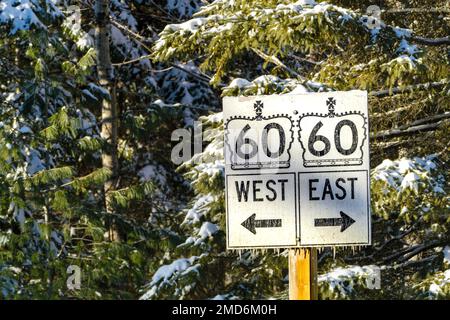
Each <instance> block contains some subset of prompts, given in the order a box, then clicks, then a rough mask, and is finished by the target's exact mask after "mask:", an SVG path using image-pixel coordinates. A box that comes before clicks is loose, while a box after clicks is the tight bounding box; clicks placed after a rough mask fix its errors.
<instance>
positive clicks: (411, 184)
mask: <svg viewBox="0 0 450 320" xmlns="http://www.w3.org/2000/svg"><path fill="white" fill-rule="evenodd" d="M419 180H420V177H419V176H418V175H417V174H416V173H415V172H410V173H408V174H407V175H406V176H405V177H404V178H403V181H402V184H401V185H400V187H401V189H402V190H405V189H412V190H414V191H415V192H416V193H418V192H419V184H418V181H419Z"/></svg>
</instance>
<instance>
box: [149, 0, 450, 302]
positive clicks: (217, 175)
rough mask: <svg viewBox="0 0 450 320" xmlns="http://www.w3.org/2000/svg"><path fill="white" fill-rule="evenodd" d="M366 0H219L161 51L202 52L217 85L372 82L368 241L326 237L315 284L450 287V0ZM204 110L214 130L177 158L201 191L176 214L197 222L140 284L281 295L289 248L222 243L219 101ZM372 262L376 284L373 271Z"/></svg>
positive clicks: (444, 292)
mask: <svg viewBox="0 0 450 320" xmlns="http://www.w3.org/2000/svg"><path fill="white" fill-rule="evenodd" d="M369 4H370V3H369V2H367V1H357V2H355V1H352V2H349V1H333V4H329V3H325V2H315V1H313V0H301V1H297V2H293V1H271V0H253V1H239V0H237V1H214V2H213V3H211V4H210V5H207V6H205V7H203V8H202V9H201V10H200V11H199V12H198V13H196V14H194V18H193V19H191V20H188V21H186V22H183V23H180V24H171V25H168V26H166V27H165V28H164V30H163V31H162V32H161V33H160V39H159V40H158V41H157V42H156V44H155V45H154V47H153V48H154V53H153V57H154V59H155V60H157V61H171V60H173V59H177V60H181V61H188V60H189V59H192V58H193V57H199V58H198V60H199V62H200V68H201V70H202V71H203V72H206V73H210V74H211V84H212V85H214V86H215V87H216V88H221V89H222V95H252V94H283V93H289V92H290V93H296V92H306V91H323V90H350V89H365V90H368V91H369V97H370V98H369V105H370V116H371V141H372V143H371V158H372V159H371V161H372V167H373V170H372V173H371V189H372V221H373V226H374V228H373V229H374V230H373V242H374V243H373V246H370V247H367V248H360V249H359V250H356V251H351V250H349V249H339V250H338V252H337V253H336V255H335V254H333V252H332V251H331V249H330V248H323V250H321V254H320V258H319V271H320V272H321V273H322V275H321V277H320V297H321V298H322V299H327V298H360V299H361V298H381V297H383V298H387V297H392V298H419V297H422V298H448V292H449V291H448V290H449V281H448V259H449V257H448V250H449V248H450V247H449V244H450V239H449V226H450V225H449V222H450V219H449V215H448V213H449V212H448V197H447V194H448V169H447V168H448V153H447V151H448V139H447V138H446V137H447V136H448V133H449V131H448V129H449V123H448V117H449V113H448V110H449V109H448V108H449V104H448V101H449V100H448V92H449V91H448V89H449V81H448V74H449V60H448V59H449V56H448V52H447V51H448V45H449V43H450V41H449V38H448V36H447V35H448V34H449V26H448V23H446V22H445V21H448V15H447V16H446V14H445V6H446V4H445V2H443V1H442V2H437V3H436V2H435V1H434V2H429V3H428V2H427V3H424V4H422V6H421V7H419V8H417V9H418V10H416V11H414V12H412V13H411V12H408V11H404V12H402V11H398V12H397V13H396V14H394V13H393V11H394V9H398V8H397V7H396V3H395V2H391V1H385V2H384V4H383V6H384V8H383V9H385V12H387V13H386V14H383V15H382V16H380V15H379V14H377V12H375V13H374V14H371V15H367V14H366V12H365V10H366V8H367V7H368V5H369ZM430 6H434V7H436V8H438V10H437V12H439V14H440V15H438V14H437V13H436V11H433V12H431V11H429V10H427V8H428V7H430ZM439 8H440V9H439ZM430 23H431V24H432V27H430ZM247 79H253V80H251V81H250V80H247ZM202 119H203V121H204V124H205V126H207V128H208V129H207V131H206V132H205V133H206V136H207V137H208V139H209V141H210V143H209V144H208V146H207V147H206V148H205V149H204V151H203V153H202V154H200V155H195V156H194V157H193V159H191V160H190V161H188V162H186V163H185V164H183V165H182V167H181V168H180V169H181V170H184V172H186V177H187V178H188V179H190V180H191V181H192V186H193V188H194V191H195V193H196V196H195V197H194V199H193V201H192V205H191V208H189V209H188V210H186V211H185V218H184V221H183V223H182V225H185V226H186V230H188V231H189V236H188V237H187V238H186V240H185V242H184V244H182V245H180V246H178V250H177V251H176V252H174V253H172V256H173V257H172V258H171V260H169V261H167V262H165V263H164V265H163V266H162V267H161V268H160V269H159V270H158V271H157V272H156V273H155V274H154V275H153V276H152V280H151V282H150V283H149V284H148V285H147V287H146V289H147V291H146V293H145V294H144V296H143V298H149V299H155V298H165V297H170V298H184V299H186V298H214V297H216V298H225V299H232V298H261V297H271V296H277V297H283V296H284V297H285V296H286V295H285V291H284V292H283V290H285V289H284V288H285V283H283V280H284V277H285V276H286V271H287V270H286V267H287V259H286V255H287V251H283V252H281V253H278V252H267V253H266V252H261V251H256V252H250V251H244V252H233V251H232V252H230V251H225V235H224V230H225V225H224V221H225V219H224V218H225V214H224V211H225V210H224V192H223V190H224V181H223V168H224V162H223V155H222V149H223V142H222V136H223V123H222V115H221V113H216V114H212V115H210V116H208V117H204V118H202ZM430 139H432V141H433V143H432V144H429V143H426V142H425V141H430ZM385 157H390V158H399V160H394V161H391V160H383V159H384V158H385ZM198 160H200V161H198ZM168 255H169V253H168ZM357 265H361V266H362V267H361V266H357ZM376 266H378V267H381V268H382V290H381V291H380V290H369V289H368V288H367V284H366V279H367V278H368V277H370V276H371V275H372V274H373V272H374V267H376ZM333 268H334V269H333ZM446 279H447V280H446Z"/></svg>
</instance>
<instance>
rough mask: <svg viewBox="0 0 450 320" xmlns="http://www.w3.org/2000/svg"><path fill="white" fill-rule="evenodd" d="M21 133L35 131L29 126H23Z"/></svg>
mask: <svg viewBox="0 0 450 320" xmlns="http://www.w3.org/2000/svg"><path fill="white" fill-rule="evenodd" d="M19 132H20V133H33V131H32V130H31V129H30V127H28V126H22V127H20V129H19Z"/></svg>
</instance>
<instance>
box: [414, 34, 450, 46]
mask: <svg viewBox="0 0 450 320" xmlns="http://www.w3.org/2000/svg"><path fill="white" fill-rule="evenodd" d="M409 39H410V40H411V41H413V42H417V43H419V44H423V45H427V46H442V45H450V37H443V38H435V39H432V38H425V37H418V36H413V37H411V38H409Z"/></svg>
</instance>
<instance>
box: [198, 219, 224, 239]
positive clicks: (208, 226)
mask: <svg viewBox="0 0 450 320" xmlns="http://www.w3.org/2000/svg"><path fill="white" fill-rule="evenodd" d="M217 231H219V227H218V226H217V225H216V224H214V223H211V222H209V221H206V222H203V224H202V226H201V228H200V230H199V231H198V235H199V236H200V238H199V239H198V240H197V241H196V244H197V243H200V242H202V241H203V240H205V239H207V238H209V237H211V236H212V235H213V234H215V233H216V232H217Z"/></svg>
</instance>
